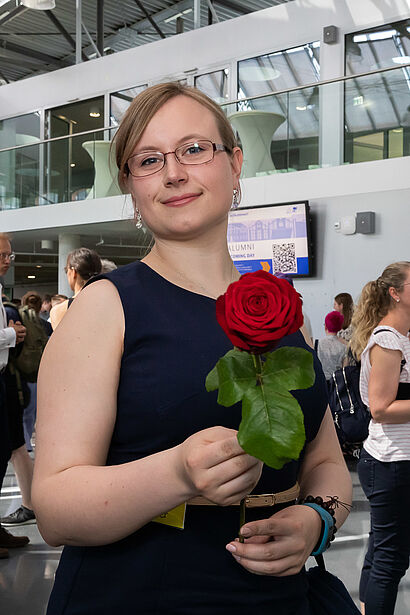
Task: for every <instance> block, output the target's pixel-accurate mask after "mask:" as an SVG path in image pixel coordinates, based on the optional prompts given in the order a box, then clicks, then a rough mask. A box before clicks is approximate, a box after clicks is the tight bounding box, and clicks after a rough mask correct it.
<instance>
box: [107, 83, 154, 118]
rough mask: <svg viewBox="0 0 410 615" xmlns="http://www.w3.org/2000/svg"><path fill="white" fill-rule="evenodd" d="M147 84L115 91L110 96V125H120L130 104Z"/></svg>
mask: <svg viewBox="0 0 410 615" xmlns="http://www.w3.org/2000/svg"><path fill="white" fill-rule="evenodd" d="M147 87H148V86H147V84H145V85H137V86H135V87H134V88H128V89H127V90H120V91H119V92H113V93H112V94H111V96H110V125H111V126H118V124H119V123H120V121H121V120H122V118H123V115H124V113H125V112H126V110H127V109H128V107H129V106H130V103H131V101H132V100H133V99H134V98H135V97H136V96H137V94H139V93H140V92H142V91H143V90H145V89H146V88H147Z"/></svg>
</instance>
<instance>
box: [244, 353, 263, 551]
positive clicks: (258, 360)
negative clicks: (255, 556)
mask: <svg viewBox="0 0 410 615" xmlns="http://www.w3.org/2000/svg"><path fill="white" fill-rule="evenodd" d="M252 360H253V364H254V366H255V372H256V380H257V381H258V384H259V385H261V384H262V361H261V358H260V355H258V354H257V355H255V354H253V355H252ZM245 511H246V498H243V500H241V505H240V507H239V532H240V529H241V527H242V526H243V525H244V523H245ZM239 542H244V537H243V536H241V534H240V533H239Z"/></svg>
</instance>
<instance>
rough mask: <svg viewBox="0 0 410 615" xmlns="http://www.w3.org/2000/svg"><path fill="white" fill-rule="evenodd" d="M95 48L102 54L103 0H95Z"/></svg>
mask: <svg viewBox="0 0 410 615" xmlns="http://www.w3.org/2000/svg"><path fill="white" fill-rule="evenodd" d="M97 49H98V51H99V53H100V55H102V56H103V55H104V0H97Z"/></svg>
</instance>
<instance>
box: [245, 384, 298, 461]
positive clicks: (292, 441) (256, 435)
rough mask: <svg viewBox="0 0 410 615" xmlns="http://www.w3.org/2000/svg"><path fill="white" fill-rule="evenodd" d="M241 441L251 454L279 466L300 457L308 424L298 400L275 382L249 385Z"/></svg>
mask: <svg viewBox="0 0 410 615" xmlns="http://www.w3.org/2000/svg"><path fill="white" fill-rule="evenodd" d="M238 442H239V444H240V445H241V446H242V448H243V449H244V451H246V452H247V453H249V455H253V456H254V457H257V458H258V459H261V460H262V461H263V462H264V463H266V465H268V466H270V467H271V468H275V469H276V470H279V469H280V468H282V467H283V466H284V465H285V463H288V462H289V461H291V460H292V459H298V457H299V455H300V452H301V450H302V448H303V444H304V442H305V428H304V422H303V413H302V410H301V408H300V406H299V404H298V402H297V400H296V399H295V398H294V397H293V396H292V395H291V394H290V393H289V392H288V391H286V389H284V388H283V387H281V388H280V389H279V390H278V387H277V386H276V384H275V383H272V382H270V383H265V382H264V383H263V384H262V385H261V386H257V387H254V388H252V389H249V390H248V392H247V393H246V395H245V397H244V399H243V402H242V421H241V424H240V426H239V432H238Z"/></svg>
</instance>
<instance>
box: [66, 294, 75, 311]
mask: <svg viewBox="0 0 410 615" xmlns="http://www.w3.org/2000/svg"><path fill="white" fill-rule="evenodd" d="M73 301H74V297H70V298H69V300H68V303H67V310H68V308H69V307H70V305H71V304H72V302H73Z"/></svg>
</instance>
